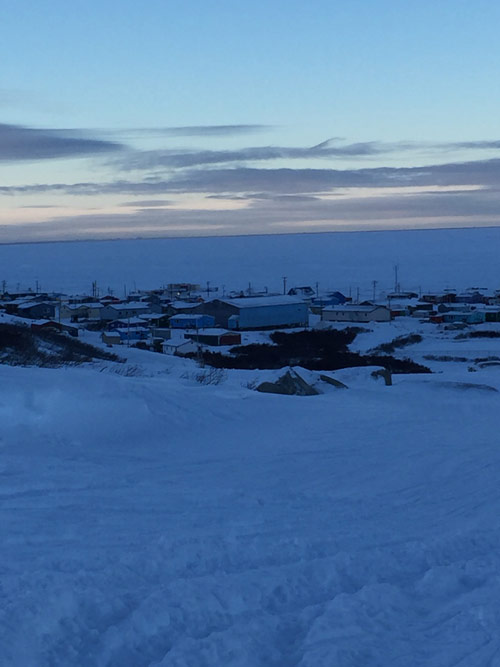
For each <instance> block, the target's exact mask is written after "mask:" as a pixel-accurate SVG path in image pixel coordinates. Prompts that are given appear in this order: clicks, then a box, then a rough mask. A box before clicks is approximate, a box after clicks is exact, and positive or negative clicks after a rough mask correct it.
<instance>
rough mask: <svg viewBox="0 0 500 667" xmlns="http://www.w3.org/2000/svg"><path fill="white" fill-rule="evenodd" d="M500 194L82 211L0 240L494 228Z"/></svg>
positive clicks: (9, 230) (20, 228)
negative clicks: (102, 211) (235, 207)
mask: <svg viewBox="0 0 500 667" xmlns="http://www.w3.org/2000/svg"><path fill="white" fill-rule="evenodd" d="M499 212H500V192H498V191H489V192H487V193H486V195H485V193H484V192H482V191H464V192H442V193H436V192H425V193H418V194H403V195H400V194H393V195H390V196H389V195H388V196H378V197H375V196H374V197H345V198H344V197H339V198H331V199H315V200H314V201H306V200H304V201H300V198H298V199H294V198H293V197H282V196H280V195H278V196H277V197H276V198H272V197H269V198H266V199H259V200H255V201H254V202H253V203H252V205H251V206H248V207H244V208H239V209H236V210H199V209H197V210H193V209H191V210H190V209H184V210H179V209H168V208H167V209H163V210H161V209H158V208H156V209H155V208H153V209H142V210H139V211H136V212H133V213H128V214H125V213H123V214H120V213H115V214H102V213H97V212H96V213H87V214H86V215H78V216H68V217H65V218H64V217H60V218H59V219H55V218H54V219H51V220H48V221H47V222H38V223H36V224H29V223H21V224H16V225H15V226H12V225H4V226H0V242H9V241H10V242H13V241H14V242H15V241H20V240H37V239H39V240H41V239H45V240H47V239H71V238H118V237H136V236H144V237H161V236H189V235H194V236H203V235H221V234H222V235H224V234H225V235H231V234H265V233H277V232H280V233H283V232H286V231H288V232H289V231H303V232H307V231H329V230H332V231H334V230H351V231H354V230H360V229H390V228H404V227H412V228H424V227H460V226H462V227H463V226H473V225H495V224H496V223H497V222H498V214H499Z"/></svg>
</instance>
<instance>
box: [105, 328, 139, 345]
mask: <svg viewBox="0 0 500 667" xmlns="http://www.w3.org/2000/svg"><path fill="white" fill-rule="evenodd" d="M148 338H149V329H146V328H142V329H141V328H140V327H131V328H130V329H129V328H126V329H113V330H112V331H103V332H102V334H101V340H102V341H103V343H111V344H120V343H130V342H132V341H133V342H134V343H135V342H137V341H138V340H147V339H148Z"/></svg>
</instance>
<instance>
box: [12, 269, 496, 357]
mask: <svg viewBox="0 0 500 667" xmlns="http://www.w3.org/2000/svg"><path fill="white" fill-rule="evenodd" d="M285 287H286V285H284V289H283V293H282V294H278V293H271V292H268V291H267V290H266V291H264V292H255V291H253V290H252V289H251V286H249V288H248V290H246V291H245V292H243V291H240V292H230V293H229V294H228V295H227V296H226V294H225V291H224V295H219V288H218V287H214V286H210V283H207V286H206V288H205V289H202V287H201V286H200V285H198V284H191V283H170V284H168V285H166V286H164V287H162V288H159V289H153V290H135V291H133V292H130V293H128V294H127V295H124V297H123V298H118V297H117V296H116V295H114V294H113V293H108V294H105V295H102V296H101V295H100V290H99V288H98V286H97V284H96V283H95V282H94V283H92V293H91V294H76V295H65V294H60V293H54V292H42V291H40V290H38V286H37V289H35V290H32V289H28V290H25V291H22V290H15V291H9V290H7V289H6V283H5V282H4V283H3V294H2V295H1V297H0V316H2V315H3V314H5V315H8V316H13V317H15V318H16V319H17V318H19V320H18V322H23V323H24V322H25V323H26V324H27V325H28V326H30V327H31V329H33V330H53V331H59V332H66V333H68V334H70V335H71V336H74V337H78V336H79V334H80V333H81V332H82V331H92V332H98V334H99V336H100V339H101V341H102V343H104V344H106V345H107V346H115V345H127V346H134V347H138V348H140V349H147V350H152V351H155V352H159V353H165V354H171V355H177V356H189V355H192V354H194V353H195V352H196V351H197V350H198V351H199V350H200V348H213V347H226V348H227V347H232V346H237V345H240V344H241V343H242V333H244V332H258V331H270V330H274V329H297V328H307V327H314V328H319V329H321V328H328V327H331V326H332V325H333V324H335V325H337V324H351V325H360V324H368V323H373V324H375V323H382V322H391V321H393V320H396V319H397V318H402V317H410V318H413V319H414V320H417V321H419V322H422V323H434V324H436V325H444V326H445V327H446V328H457V329H460V328H463V327H467V326H469V325H477V324H482V323H487V322H500V290H495V291H493V292H492V291H489V290H487V289H484V288H477V287H472V288H470V289H467V290H465V291H463V292H460V291H457V290H451V289H444V290H440V291H439V290H438V291H435V292H432V293H422V294H420V295H419V294H417V293H416V292H412V291H404V290H402V289H400V288H399V285H398V284H396V285H395V288H396V289H394V290H393V291H390V292H387V293H385V294H384V298H383V299H381V298H379V299H377V298H373V299H369V300H361V299H360V298H359V292H358V296H357V298H356V299H353V298H352V297H351V296H346V295H344V294H343V293H342V292H341V291H329V292H325V293H320V292H319V290H318V288H317V286H316V289H313V288H312V287H311V286H296V287H292V288H290V289H288V290H285ZM373 296H374V297H375V296H376V295H375V289H374V290H373ZM246 340H247V341H248V338H247V339H246Z"/></svg>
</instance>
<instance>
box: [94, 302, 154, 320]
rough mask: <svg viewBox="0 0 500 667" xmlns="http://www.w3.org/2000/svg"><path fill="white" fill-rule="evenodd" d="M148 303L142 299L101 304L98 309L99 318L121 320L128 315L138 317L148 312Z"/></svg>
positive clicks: (149, 310)
mask: <svg viewBox="0 0 500 667" xmlns="http://www.w3.org/2000/svg"><path fill="white" fill-rule="evenodd" d="M150 312H151V309H150V305H149V303H145V302H142V301H138V302H130V303H117V304H114V305H109V306H102V308H101V310H100V317H101V320H123V319H128V318H129V317H139V315H146V314H147V313H150Z"/></svg>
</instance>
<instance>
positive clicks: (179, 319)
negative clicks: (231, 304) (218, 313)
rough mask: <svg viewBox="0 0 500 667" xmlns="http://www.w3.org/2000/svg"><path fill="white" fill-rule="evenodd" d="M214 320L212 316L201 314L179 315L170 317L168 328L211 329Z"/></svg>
mask: <svg viewBox="0 0 500 667" xmlns="http://www.w3.org/2000/svg"><path fill="white" fill-rule="evenodd" d="M214 324H215V318H214V317H213V316H212V315H204V314H203V313H189V314H188V313H180V314H179V315H172V317H171V318H170V326H171V327H172V329H203V328H204V327H213V325H214Z"/></svg>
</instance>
